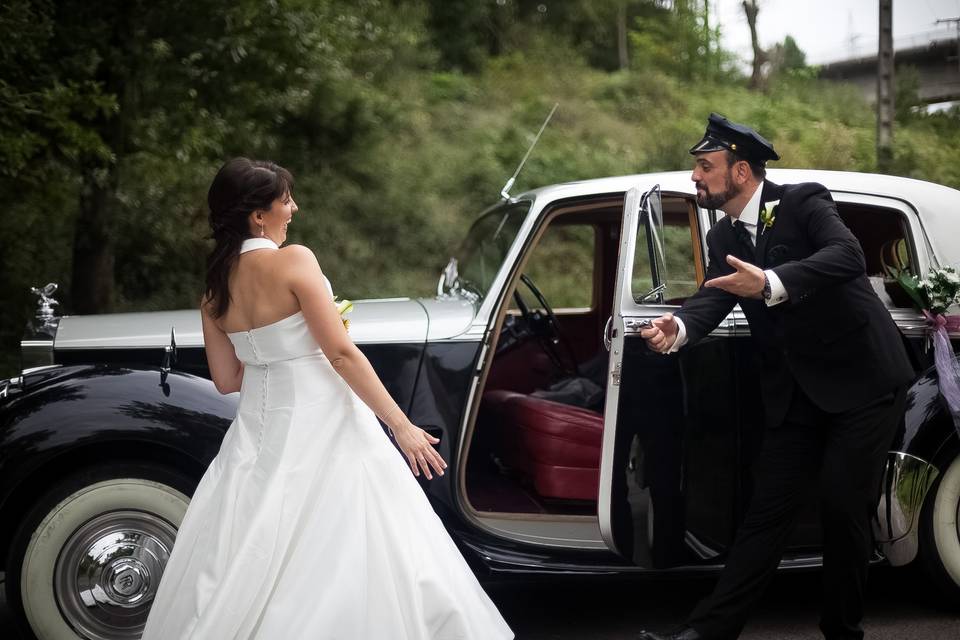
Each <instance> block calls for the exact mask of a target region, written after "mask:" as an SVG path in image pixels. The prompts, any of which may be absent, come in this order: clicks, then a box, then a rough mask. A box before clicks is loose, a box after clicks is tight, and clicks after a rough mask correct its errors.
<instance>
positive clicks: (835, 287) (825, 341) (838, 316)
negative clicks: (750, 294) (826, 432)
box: [676, 181, 914, 426]
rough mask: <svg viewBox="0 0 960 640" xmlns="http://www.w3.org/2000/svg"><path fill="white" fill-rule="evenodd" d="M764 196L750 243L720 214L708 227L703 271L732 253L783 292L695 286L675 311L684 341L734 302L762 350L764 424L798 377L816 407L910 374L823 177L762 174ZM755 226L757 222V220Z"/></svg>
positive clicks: (721, 270) (856, 402) (847, 404)
mask: <svg viewBox="0 0 960 640" xmlns="http://www.w3.org/2000/svg"><path fill="white" fill-rule="evenodd" d="M762 188H763V192H762V195H761V200H762V203H761V206H760V208H761V211H762V210H763V207H764V204H765V203H767V202H772V201H775V200H779V201H780V203H779V205H778V206H777V209H776V219H775V220H774V223H773V225H771V226H770V227H769V228H767V229H765V230H763V232H762V233H760V235H759V236H758V238H757V246H756V251H755V252H751V251H750V249H749V248H747V247H745V246H744V245H743V243H742V242H741V241H740V240H739V239H738V237H737V234H736V231H735V229H734V228H733V226H732V224H731V221H730V220H729V219H727V218H724V219H722V220H720V221H719V222H717V224H715V225H714V226H713V228H712V229H710V231H709V232H708V233H707V248H708V252H709V255H708V260H709V266H708V268H707V274H706V276H707V279H708V280H709V279H711V278H716V277H718V276H722V275H726V274H728V273H733V272H734V269H733V268H732V267H731V266H729V265H728V264H727V262H726V256H727V255H728V254H733V255H735V256H737V257H738V258H740V259H741V260H746V261H748V262H751V263H753V264H756V265H757V266H759V267H761V268H762V269H773V271H774V272H775V273H776V274H777V276H778V277H779V278H780V281H781V282H782V283H783V286H784V287H785V288H786V290H787V294H788V300H786V301H785V302H782V303H780V304H778V305H774V306H772V307H768V306H767V305H766V303H765V302H764V301H763V300H754V299H747V298H738V297H737V296H734V295H733V294H730V293H727V292H726V291H723V290H721V289H715V288H708V287H701V288H700V290H699V291H697V293H695V294H694V295H693V296H691V297H690V298H688V299H687V301H686V302H685V303H684V304H683V306H682V307H681V308H680V309H679V310H678V311H677V313H676V315H677V316H678V317H679V318H680V319H681V320H683V323H684V326H685V328H686V332H687V339H688V344H694V343H696V342H697V341H698V340H700V339H702V338H703V337H704V336H705V335H707V334H708V333H710V331H712V330H713V329H714V328H715V327H716V326H717V325H718V324H719V323H720V322H721V321H722V320H723V318H724V317H725V316H726V315H727V314H728V313H729V312H730V311H731V310H732V309H733V306H734V305H735V304H736V303H737V302H739V303H740V306H741V308H742V309H743V312H744V314H745V315H746V316H747V321H748V322H749V323H750V333H751V334H752V335H753V337H754V339H755V340H756V343H757V345H758V347H759V349H760V357H761V367H762V376H761V383H760V384H761V392H762V394H763V398H764V408H765V409H766V422H767V424H768V425H769V426H774V425H777V424H780V423H781V422H782V421H783V418H784V417H785V415H786V412H787V409H788V408H789V405H790V400H791V398H792V396H793V384H798V385H799V386H800V387H801V388H802V389H803V391H804V392H805V393H806V394H807V396H809V398H810V399H811V400H812V401H813V402H814V403H815V404H816V405H817V406H819V407H820V408H821V409H823V410H824V411H827V412H831V413H835V412H840V411H846V410H848V409H853V408H855V407H858V406H861V405H863V404H866V403H868V402H870V401H871V400H873V399H875V398H877V397H879V396H881V395H883V394H884V393H887V392H890V391H893V390H894V389H895V388H897V387H898V386H900V385H902V384H905V383H906V382H907V381H909V380H911V379H912V378H913V375H914V372H913V367H912V365H911V364H910V360H909V358H908V357H907V353H906V350H905V349H904V346H903V341H902V339H901V336H900V332H899V330H898V329H897V327H896V325H895V324H894V322H893V320H892V319H891V317H890V313H889V311H887V309H886V307H884V305H883V303H882V302H881V301H880V299H879V298H878V297H877V295H876V293H874V291H873V289H872V288H871V286H870V283H869V281H868V279H867V275H866V266H865V263H864V257H863V249H862V248H861V247H860V243H859V241H858V240H857V239H856V238H855V237H854V235H853V234H852V233H851V232H850V230H849V229H848V228H847V227H846V225H844V223H843V221H842V220H841V219H840V216H839V215H838V214H837V208H836V204H835V203H834V202H833V198H832V197H831V196H830V192H829V191H827V189H826V188H825V187H823V185H820V184H816V183H803V184H795V185H784V186H780V185H776V184H774V183H772V182H768V181H767V182H764V184H763V187H762ZM758 231H759V229H758Z"/></svg>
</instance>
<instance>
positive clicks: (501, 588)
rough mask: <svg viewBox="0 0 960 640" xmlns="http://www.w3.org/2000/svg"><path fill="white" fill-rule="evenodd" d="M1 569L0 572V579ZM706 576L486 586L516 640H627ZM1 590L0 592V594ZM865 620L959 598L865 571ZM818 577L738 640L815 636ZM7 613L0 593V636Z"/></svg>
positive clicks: (679, 615) (679, 606)
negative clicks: (941, 599)
mask: <svg viewBox="0 0 960 640" xmlns="http://www.w3.org/2000/svg"><path fill="white" fill-rule="evenodd" d="M2 580H3V574H0V582H2ZM711 585H712V581H711V580H709V579H707V580H703V579H700V580H683V581H679V580H677V581H663V580H661V581H657V582H652V581H616V582H613V583H611V582H610V581H609V580H605V581H595V580H594V581H590V580H587V581H585V580H576V581H560V582H557V581H551V582H549V583H544V582H537V583H530V584H523V585H517V584H511V585H502V584H500V585H497V584H492V585H488V587H487V590H488V593H490V596H491V597H492V599H493V600H494V602H495V603H496V604H497V606H498V607H500V610H501V612H502V613H503V615H504V617H505V618H506V619H507V622H509V623H510V626H511V627H512V628H513V630H514V632H515V633H516V634H517V640H628V639H629V640H634V639H635V638H636V637H637V634H638V633H639V630H640V629H642V628H652V629H655V630H663V629H666V628H669V627H671V626H673V625H674V624H676V623H678V622H680V621H681V620H682V619H683V616H684V615H685V614H686V613H687V612H688V611H689V610H690V608H692V607H693V605H694V604H695V603H696V601H697V599H698V598H699V597H701V596H702V595H704V594H705V593H707V592H708V591H709V589H710V587H711ZM0 593H2V591H0ZM867 598H868V606H867V615H866V622H865V625H864V627H865V629H866V632H867V634H866V635H867V638H868V639H870V640H952V639H958V640H960V602H956V603H954V604H953V606H952V608H951V607H949V606H946V605H944V604H942V603H940V602H938V600H939V598H938V595H937V593H935V592H934V591H933V589H932V588H931V587H930V586H929V585H928V584H927V583H926V581H925V580H923V578H922V576H920V575H919V574H917V573H916V572H913V571H911V570H906V571H904V570H895V569H890V568H887V567H877V568H875V569H873V570H872V571H871V574H870V581H869V585H868V594H867ZM818 607H819V574H817V573H794V574H789V575H780V576H777V578H776V580H775V581H774V583H773V585H772V587H771V588H770V590H769V592H768V593H767V595H766V597H765V598H764V599H763V601H762V602H761V603H760V605H759V608H758V610H757V611H756V613H755V615H754V616H753V618H752V619H751V621H750V624H749V625H748V626H747V629H746V630H745V631H744V633H743V635H742V636H741V638H742V639H743V640H818V639H819V638H821V636H820V634H819V632H818V631H817V626H816V625H817V612H818ZM9 628H10V615H9V612H8V611H7V608H6V602H5V598H4V597H3V596H2V595H0V638H4V640H16V639H15V638H13V637H12V635H11V634H10V632H9V631H8V630H9Z"/></svg>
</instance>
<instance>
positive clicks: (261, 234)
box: [260, 224, 263, 238]
mask: <svg viewBox="0 0 960 640" xmlns="http://www.w3.org/2000/svg"><path fill="white" fill-rule="evenodd" d="M260 237H261V238H262V237H263V225H262V224H261V225H260Z"/></svg>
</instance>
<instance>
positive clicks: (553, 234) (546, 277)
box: [511, 221, 596, 310]
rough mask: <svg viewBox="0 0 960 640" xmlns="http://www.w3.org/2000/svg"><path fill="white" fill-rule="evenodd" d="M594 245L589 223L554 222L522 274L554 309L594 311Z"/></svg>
mask: <svg viewBox="0 0 960 640" xmlns="http://www.w3.org/2000/svg"><path fill="white" fill-rule="evenodd" d="M595 244H596V229H595V227H594V226H593V225H590V224H564V223H562V222H559V221H557V222H552V223H551V224H550V226H549V227H547V229H546V230H545V231H544V233H543V235H542V236H541V237H540V239H539V241H538V242H537V246H536V247H534V249H533V252H532V253H531V255H530V258H529V260H528V261H527V264H526V266H525V267H524V270H523V271H524V273H525V274H526V275H528V276H529V277H530V278H531V279H532V280H533V281H534V283H536V285H537V287H538V288H539V289H540V291H541V292H543V295H544V297H545V298H546V299H547V302H548V303H549V304H550V305H551V306H552V307H554V310H564V309H576V310H587V309H592V308H593V306H594V255H595ZM528 304H531V305H533V306H534V307H536V306H538V305H537V301H536V300H530V301H529V303H528ZM515 306H516V302H514V303H513V305H512V307H511V308H515Z"/></svg>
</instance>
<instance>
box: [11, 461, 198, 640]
mask: <svg viewBox="0 0 960 640" xmlns="http://www.w3.org/2000/svg"><path fill="white" fill-rule="evenodd" d="M194 484H195V483H193V482H191V481H190V480H189V479H188V478H186V477H185V476H181V475H180V474H178V473H176V472H172V471H170V470H167V469H164V468H161V467H156V466H153V465H117V466H114V467H103V468H98V469H92V470H88V471H85V472H83V473H81V474H78V475H75V476H73V477H71V478H69V479H66V480H64V481H62V482H60V483H58V484H57V485H56V486H55V487H53V488H52V489H51V490H50V491H48V492H47V493H46V494H45V495H44V497H43V498H41V499H40V500H39V501H38V502H37V503H36V506H35V507H34V508H33V509H32V510H31V511H30V512H29V513H28V514H27V515H26V516H25V517H24V518H23V520H22V523H21V525H20V527H19V528H18V530H17V533H16V534H15V535H14V538H13V540H12V543H11V546H10V556H9V557H8V560H7V580H6V582H7V602H8V603H9V605H10V608H11V610H12V613H13V615H14V616H15V617H17V618H19V619H20V623H21V625H23V626H24V627H25V629H24V630H25V631H27V632H32V633H33V634H34V635H35V636H36V637H37V639H38V640H77V638H84V639H87V640H101V639H103V640H107V639H110V640H120V639H122V638H139V637H140V635H141V633H142V631H143V627H144V624H145V623H146V620H147V614H148V613H149V611H150V605H151V604H152V603H153V598H154V596H155V594H156V591H157V586H158V585H159V583H160V576H161V575H162V573H163V569H164V567H165V566H166V563H167V559H168V558H169V555H170V551H171V550H172V548H173V542H174V539H175V538H176V535H177V528H178V527H179V526H180V522H181V521H182V520H183V515H184V513H185V512H186V510H187V505H188V504H189V502H190V499H189V498H188V497H187V492H189V491H190V490H191V487H192V486H194Z"/></svg>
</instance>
